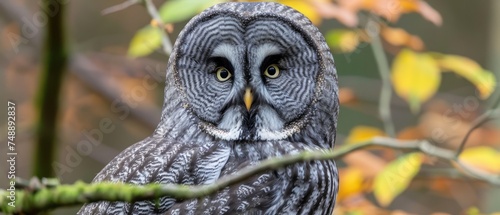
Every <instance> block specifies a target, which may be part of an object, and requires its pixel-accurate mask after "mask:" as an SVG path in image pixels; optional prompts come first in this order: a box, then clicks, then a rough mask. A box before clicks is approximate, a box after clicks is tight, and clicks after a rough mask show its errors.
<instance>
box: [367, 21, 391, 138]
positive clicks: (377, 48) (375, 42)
mask: <svg viewBox="0 0 500 215" xmlns="http://www.w3.org/2000/svg"><path fill="white" fill-rule="evenodd" d="M370 22H371V21H370ZM370 22H369V23H370ZM371 27H373V28H376V29H374V30H375V32H373V33H372V35H371V45H372V51H373V55H374V56H375V61H376V62H377V66H378V72H379V73H380V78H381V80H382V90H381V92H380V100H379V114H380V118H381V119H382V122H383V123H384V130H385V132H386V133H387V134H388V135H389V136H390V137H395V136H396V130H395V128H394V123H393V122H392V117H391V96H392V95H391V94H392V86H391V80H390V76H389V72H390V69H389V65H388V61H387V57H386V56H385V53H384V48H383V47H382V41H381V40H380V36H379V34H378V31H379V29H378V25H376V24H375V25H373V26H371Z"/></svg>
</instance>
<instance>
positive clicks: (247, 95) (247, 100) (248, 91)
mask: <svg viewBox="0 0 500 215" xmlns="http://www.w3.org/2000/svg"><path fill="white" fill-rule="evenodd" d="M243 102H245V107H246V108H247V111H250V107H252V102H253V94H252V90H251V89H250V88H248V87H247V88H246V89H245V95H244V96H243Z"/></svg>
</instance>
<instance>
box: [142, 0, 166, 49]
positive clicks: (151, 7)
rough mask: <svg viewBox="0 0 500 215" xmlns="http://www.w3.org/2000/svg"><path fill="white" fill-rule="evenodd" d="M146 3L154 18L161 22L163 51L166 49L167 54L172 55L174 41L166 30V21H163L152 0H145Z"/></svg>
mask: <svg viewBox="0 0 500 215" xmlns="http://www.w3.org/2000/svg"><path fill="white" fill-rule="evenodd" d="M144 3H145V4H146V8H147V9H148V12H149V15H150V16H151V17H153V19H154V20H156V21H157V22H158V24H159V27H160V30H161V31H160V32H161V43H162V44H163V51H165V53H166V54H167V55H170V53H172V42H170V38H169V37H168V35H167V32H165V23H163V21H162V19H161V16H160V14H159V13H158V10H157V9H156V7H155V5H154V4H153V1H152V0H144Z"/></svg>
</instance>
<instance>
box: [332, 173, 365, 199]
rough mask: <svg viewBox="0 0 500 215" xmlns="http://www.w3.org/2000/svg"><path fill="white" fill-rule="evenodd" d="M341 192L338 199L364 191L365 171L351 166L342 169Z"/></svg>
mask: <svg viewBox="0 0 500 215" xmlns="http://www.w3.org/2000/svg"><path fill="white" fill-rule="evenodd" d="M339 175H340V181H342V183H340V184H339V186H340V188H339V193H338V195H337V201H342V200H344V199H345V198H346V197H349V196H351V195H354V194H357V193H361V191H363V188H364V187H363V171H362V170H361V169H359V168H355V167H349V168H346V169H344V170H341V174H339Z"/></svg>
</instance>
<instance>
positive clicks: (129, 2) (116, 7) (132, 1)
mask: <svg viewBox="0 0 500 215" xmlns="http://www.w3.org/2000/svg"><path fill="white" fill-rule="evenodd" d="M139 3H141V0H127V1H124V2H123V3H120V4H117V5H113V6H111V7H108V8H106V9H104V10H102V11H101V14H102V15H108V14H110V13H115V12H118V11H121V10H125V9H127V8H128V7H130V6H132V5H135V4H139Z"/></svg>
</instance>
